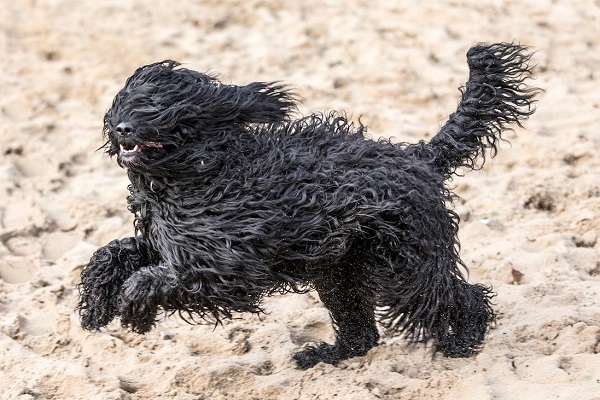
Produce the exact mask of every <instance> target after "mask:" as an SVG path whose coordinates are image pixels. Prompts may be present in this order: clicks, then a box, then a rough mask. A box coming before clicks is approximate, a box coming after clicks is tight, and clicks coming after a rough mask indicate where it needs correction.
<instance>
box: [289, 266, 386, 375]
mask: <svg viewBox="0 0 600 400" xmlns="http://www.w3.org/2000/svg"><path fill="white" fill-rule="evenodd" d="M328 272H330V270H329V271H328ZM315 288H316V290H317V292H318V293H319V297H320V298H321V301H322V302H323V303H324V304H325V306H326V307H327V308H328V309H329V312H330V313H331V318H332V319H333V324H334V328H335V331H336V341H335V343H334V344H327V343H321V344H319V345H317V346H311V347H308V348H306V349H304V350H302V351H300V352H298V353H296V354H295V355H294V360H295V361H296V364H297V365H298V367H299V368H301V369H307V368H310V367H312V366H314V365H316V364H318V363H319V362H325V363H328V364H333V365H337V364H338V363H339V362H340V361H342V360H345V359H348V358H350V357H354V356H362V355H365V354H366V353H367V352H368V351H369V350H370V349H371V348H373V347H374V346H376V345H377V341H378V340H379V333H378V332H377V327H376V325H375V315H374V305H373V301H372V296H368V295H366V294H365V293H364V288H363V287H361V285H360V277H359V275H358V274H357V273H356V271H355V270H353V268H351V267H350V268H348V269H344V268H343V267H338V268H335V269H334V270H333V271H332V273H330V274H328V275H327V276H326V277H319V279H318V280H317V281H316V282H315Z"/></svg>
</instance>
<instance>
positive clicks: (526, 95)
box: [407, 43, 541, 177]
mask: <svg viewBox="0 0 600 400" xmlns="http://www.w3.org/2000/svg"><path fill="white" fill-rule="evenodd" d="M527 50H528V49H527V47H525V46H520V45H516V44H513V43H496V44H491V45H490V44H485V43H479V44H477V45H476V46H473V47H472V48H471V49H469V51H468V52H467V62H468V65H469V79H468V81H467V83H466V84H465V86H464V87H462V88H461V89H460V91H461V93H462V97H461V100H460V103H459V104H458V109H457V110H456V112H454V113H452V114H451V115H450V117H449V118H448V121H447V122H446V124H445V125H444V126H443V127H442V128H441V129H440V131H439V133H438V134H437V135H436V136H434V137H433V138H432V139H431V141H429V142H428V143H426V142H421V143H419V144H416V145H414V146H409V148H407V151H409V152H410V153H411V154H412V155H414V156H416V157H419V158H422V159H425V160H427V161H429V162H431V163H432V164H433V165H435V166H436V167H437V169H438V170H439V171H440V173H442V174H444V176H446V177H449V176H450V175H452V174H453V173H454V172H455V171H456V169H457V168H460V167H466V168H469V169H477V168H480V167H481V166H482V165H483V163H484V162H485V157H486V149H490V153H491V156H492V157H494V156H495V155H496V153H497V151H498V148H497V145H498V142H499V140H501V139H502V137H501V134H502V132H504V131H506V130H509V129H510V128H509V127H508V125H510V124H517V125H518V126H521V121H522V120H525V119H527V118H528V117H529V116H530V115H532V114H533V113H534V112H535V108H534V107H533V104H534V103H535V100H534V98H535V96H536V95H537V94H538V93H539V92H540V91H541V90H540V89H538V88H534V87H529V86H527V85H526V84H525V81H526V80H527V79H528V78H530V77H531V74H532V69H533V68H532V67H531V66H530V65H529V60H530V59H531V56H532V53H529V52H528V51H527ZM479 159H481V163H478V160H479Z"/></svg>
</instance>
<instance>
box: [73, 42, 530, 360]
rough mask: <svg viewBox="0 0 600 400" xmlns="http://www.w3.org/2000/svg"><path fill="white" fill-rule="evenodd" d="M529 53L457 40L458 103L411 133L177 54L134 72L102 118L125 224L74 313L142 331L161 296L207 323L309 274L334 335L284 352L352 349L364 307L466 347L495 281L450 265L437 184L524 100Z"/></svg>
mask: <svg viewBox="0 0 600 400" xmlns="http://www.w3.org/2000/svg"><path fill="white" fill-rule="evenodd" d="M530 57H531V55H530V54H528V53H527V50H526V48H524V47H522V46H518V45H514V44H506V43H500V44H493V45H486V44H480V45H477V46H475V47H473V48H471V49H470V50H469V52H468V54H467V60H468V63H469V68H470V76H469V80H468V82H467V83H466V86H465V87H464V88H463V89H462V90H461V92H462V98H461V101H460V104H459V106H458V110H457V111H456V112H454V113H453V114H452V115H450V117H449V120H448V122H447V123H446V124H445V125H444V126H443V127H442V128H441V130H440V132H439V133H438V134H437V135H436V136H435V137H434V138H433V139H431V141H429V142H423V141H421V142H419V143H417V144H405V143H401V144H392V143H390V142H389V141H385V140H379V141H373V140H369V139H367V138H365V133H366V132H365V128H364V127H363V126H362V125H359V126H357V127H354V126H353V125H352V124H351V123H349V122H348V121H347V119H346V118H345V117H344V116H343V115H340V114H334V113H332V114H329V115H322V114H315V115H310V116H308V117H304V118H300V119H297V120H293V119H292V115H293V112H294V110H295V105H296V102H295V98H294V96H293V95H292V94H291V93H290V91H289V90H288V89H287V88H286V87H284V86H281V85H278V84H272V83H253V84H250V85H247V86H233V85H225V84H223V83H221V82H219V81H218V80H217V79H216V78H215V77H213V76H208V75H205V74H202V73H198V72H194V71H190V70H187V69H184V68H178V66H179V64H178V63H176V62H174V61H164V62H161V63H156V64H151V65H147V66H144V67H141V68H139V69H138V70H137V71H136V72H135V73H134V74H133V76H131V77H130V78H129V79H128V80H127V82H126V84H125V87H124V88H123V89H122V90H121V91H120V92H119V93H118V94H117V96H116V98H115V100H114V102H113V105H112V108H111V109H110V110H109V111H108V112H107V113H106V116H105V119H104V133H105V136H106V138H107V142H106V144H105V148H106V150H107V152H108V154H109V155H111V156H115V155H116V156H117V160H118V163H119V165H121V166H122V167H125V168H127V170H128V175H129V179H130V180H131V185H130V186H129V191H130V193H131V195H130V196H129V197H128V199H127V201H128V204H129V210H130V211H131V212H133V213H134V214H135V224H134V225H135V231H136V236H134V237H130V238H126V239H121V240H114V241H112V242H111V243H109V244H108V245H106V246H105V247H102V248H100V249H99V250H98V251H97V252H96V253H95V254H94V255H93V257H92V259H91V260H90V263H89V264H88V265H87V266H86V267H85V268H84V269H83V271H82V283H81V285H80V286H79V290H80V296H81V297H80V301H79V304H78V308H79V311H80V315H81V321H82V325H83V327H84V328H86V329H90V330H95V329H99V328H100V327H103V326H105V325H107V324H108V323H109V322H111V321H112V319H113V318H114V317H115V316H119V317H120V319H121V323H122V325H123V326H125V327H130V328H131V329H132V330H133V331H135V332H139V333H145V332H148V331H149V330H150V329H152V328H153V327H154V325H155V322H156V317H157V314H158V312H159V310H163V311H164V312H167V313H169V312H171V313H172V312H179V313H180V314H183V316H184V317H186V316H189V317H190V318H192V320H193V319H194V318H198V317H199V318H201V319H208V320H212V321H220V320H221V319H222V318H230V317H231V316H232V313H233V312H252V313H258V312H260V311H262V310H261V299H262V298H263V297H264V296H268V295H270V294H273V293H274V292H279V293H283V292H288V291H294V292H305V291H306V290H309V289H312V288H314V289H316V290H317V292H318V293H319V296H320V298H321V300H322V301H323V303H324V304H325V306H326V307H327V308H328V309H329V311H330V312H331V317H332V319H333V321H334V325H335V328H336V333H337V339H336V342H335V344H333V345H330V344H325V343H323V344H320V345H318V346H316V347H308V348H306V349H304V350H302V351H300V352H299V353H297V354H296V355H295V356H294V358H295V360H296V362H297V364H298V366H299V367H300V368H308V367H311V366H313V365H315V364H317V363H318V362H321V361H323V362H326V363H330V364H337V363H338V362H339V361H341V360H344V359H347V358H349V357H352V356H358V355H364V354H365V353H366V352H367V351H368V350H369V349H371V348H372V347H373V346H375V345H377V341H378V339H379V334H378V331H377V327H376V323H375V322H376V320H379V322H380V323H381V324H382V325H383V326H384V327H385V328H387V329H395V330H396V331H400V332H402V333H404V334H405V335H406V336H407V337H409V338H410V339H413V340H433V341H434V343H435V344H436V350H439V351H441V352H442V353H443V354H444V355H446V356H451V357H465V356H469V355H471V354H472V353H473V352H474V351H477V350H478V349H479V348H480V347H481V344H482V341H483V339H484V336H485V333H486V331H487V328H488V326H489V324H490V323H491V322H492V321H493V319H494V313H493V311H492V308H491V306H490V298H491V296H492V294H491V292H490V290H489V289H488V288H486V287H484V286H482V285H472V284H469V283H467V281H466V279H465V277H464V275H463V273H462V272H461V270H460V268H461V267H463V266H464V265H463V263H462V261H461V260H460V258H459V255H458V242H457V238H456V234H457V230H458V222H459V219H458V216H457V215H456V213H454V212H453V211H452V210H449V209H447V206H448V205H450V204H451V203H452V200H453V194H452V193H451V191H450V189H449V188H448V187H447V186H446V184H445V182H446V181H447V180H448V179H449V178H451V177H452V175H453V174H454V173H455V171H456V169H457V168H459V167H464V168H466V169H474V168H477V161H478V160H481V162H483V161H484V160H485V152H486V149H491V152H492V155H494V154H495V152H496V150H497V147H496V146H497V143H498V141H499V140H500V135H501V132H502V131H503V130H505V129H506V128H507V125H509V124H511V123H517V124H520V120H521V119H525V118H527V117H528V116H530V115H531V114H532V113H533V108H532V103H533V102H534V100H533V98H534V96H535V95H536V93H537V92H538V90H537V89H533V88H529V87H527V86H525V84H524V81H525V80H526V78H528V77H529V76H530V74H531V69H530V67H529V64H528V62H529V59H530Z"/></svg>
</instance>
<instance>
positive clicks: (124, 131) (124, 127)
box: [115, 122, 133, 137]
mask: <svg viewBox="0 0 600 400" xmlns="http://www.w3.org/2000/svg"><path fill="white" fill-rule="evenodd" d="M115 132H117V133H118V134H119V135H120V136H122V137H127V136H129V135H131V133H132V132H133V125H132V124H131V123H130V122H121V123H119V125H117V127H116V128H115Z"/></svg>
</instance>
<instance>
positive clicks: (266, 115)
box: [207, 82, 297, 124]
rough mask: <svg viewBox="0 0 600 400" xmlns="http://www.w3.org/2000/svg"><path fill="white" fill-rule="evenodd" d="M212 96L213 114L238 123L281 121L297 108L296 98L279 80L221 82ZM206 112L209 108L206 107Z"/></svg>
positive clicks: (221, 118)
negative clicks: (237, 83)
mask: <svg viewBox="0 0 600 400" xmlns="http://www.w3.org/2000/svg"><path fill="white" fill-rule="evenodd" d="M217 92H218V94H217V95H216V96H211V97H212V98H211V100H210V101H211V103H212V104H211V106H208V107H207V108H208V109H210V108H213V107H214V110H211V111H213V113H212V114H213V115H214V117H216V119H218V120H221V121H223V120H228V121H229V122H235V123H241V124H261V123H273V122H280V121H283V120H286V119H288V118H289V117H290V116H291V114H292V113H293V112H294V111H295V110H296V109H297V98H296V96H295V95H294V94H293V92H292V91H291V90H290V88H289V87H287V86H285V85H282V84H280V83H278V82H272V83H265V82H254V83H251V84H249V85H246V86H235V85H224V84H221V85H219V86H218V89H217ZM207 111H208V110H207Z"/></svg>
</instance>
